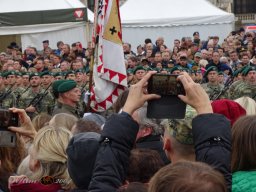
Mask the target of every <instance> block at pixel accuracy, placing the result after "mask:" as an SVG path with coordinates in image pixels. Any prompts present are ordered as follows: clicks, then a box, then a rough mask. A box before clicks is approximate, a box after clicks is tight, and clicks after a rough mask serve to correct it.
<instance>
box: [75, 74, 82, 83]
mask: <svg viewBox="0 0 256 192" xmlns="http://www.w3.org/2000/svg"><path fill="white" fill-rule="evenodd" d="M76 81H77V82H81V81H83V73H82V72H77V73H76Z"/></svg>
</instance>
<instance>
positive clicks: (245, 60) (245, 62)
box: [242, 55, 250, 64]
mask: <svg viewBox="0 0 256 192" xmlns="http://www.w3.org/2000/svg"><path fill="white" fill-rule="evenodd" d="M249 61H250V60H249V57H248V56H247V55H244V56H243V57H242V63H243V64H248V63H249Z"/></svg>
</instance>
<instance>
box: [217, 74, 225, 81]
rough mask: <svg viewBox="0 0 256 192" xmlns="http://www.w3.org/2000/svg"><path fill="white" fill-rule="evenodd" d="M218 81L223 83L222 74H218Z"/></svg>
mask: <svg viewBox="0 0 256 192" xmlns="http://www.w3.org/2000/svg"><path fill="white" fill-rule="evenodd" d="M218 82H219V83H223V82H224V75H222V74H221V75H218Z"/></svg>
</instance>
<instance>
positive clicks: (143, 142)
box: [136, 135, 170, 165]
mask: <svg viewBox="0 0 256 192" xmlns="http://www.w3.org/2000/svg"><path fill="white" fill-rule="evenodd" d="M136 148H143V149H152V150H156V151H157V152H158V153H159V155H160V156H161V158H162V160H163V162H164V164H165V165H167V164H169V163H170V161H169V160H168V158H167V157H166V154H165V152H164V150H163V142H162V141H161V135H148V136H145V137H142V138H139V139H138V140H137V142H136Z"/></svg>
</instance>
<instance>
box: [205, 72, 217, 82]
mask: <svg viewBox="0 0 256 192" xmlns="http://www.w3.org/2000/svg"><path fill="white" fill-rule="evenodd" d="M207 78H208V80H209V82H212V83H214V82H216V81H217V80H218V73H217V71H210V72H209V73H208V75H207Z"/></svg>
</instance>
